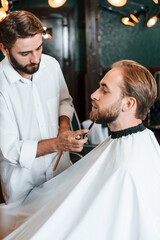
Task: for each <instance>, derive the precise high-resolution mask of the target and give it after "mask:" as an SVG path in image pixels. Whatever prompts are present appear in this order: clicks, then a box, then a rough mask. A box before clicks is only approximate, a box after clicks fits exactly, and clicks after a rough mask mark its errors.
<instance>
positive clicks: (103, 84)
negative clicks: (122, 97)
mask: <svg viewBox="0 0 160 240" xmlns="http://www.w3.org/2000/svg"><path fill="white" fill-rule="evenodd" d="M99 84H100V86H101V87H103V88H106V89H107V90H108V91H110V88H109V87H108V85H107V84H106V83H104V82H100V83H99Z"/></svg>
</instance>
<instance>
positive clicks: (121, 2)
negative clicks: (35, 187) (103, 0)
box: [107, 0, 127, 7]
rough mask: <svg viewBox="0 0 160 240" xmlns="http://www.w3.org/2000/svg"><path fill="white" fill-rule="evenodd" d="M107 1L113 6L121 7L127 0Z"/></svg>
mask: <svg viewBox="0 0 160 240" xmlns="http://www.w3.org/2000/svg"><path fill="white" fill-rule="evenodd" d="M107 1H108V2H109V3H110V4H111V5H113V6H115V7H122V6H124V5H125V4H126V3H127V0H107Z"/></svg>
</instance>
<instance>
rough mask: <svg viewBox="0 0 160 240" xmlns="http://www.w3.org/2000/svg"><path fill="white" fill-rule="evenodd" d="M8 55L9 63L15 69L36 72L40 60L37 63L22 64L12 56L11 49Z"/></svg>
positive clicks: (28, 72)
mask: <svg viewBox="0 0 160 240" xmlns="http://www.w3.org/2000/svg"><path fill="white" fill-rule="evenodd" d="M9 57H10V61H11V64H12V66H13V67H14V68H15V70H18V71H20V72H23V73H26V74H29V75H32V74H33V73H35V72H37V71H38V69H39V65H40V61H39V63H38V64H37V63H31V64H27V65H25V66H23V65H21V64H20V63H19V62H18V61H17V60H16V59H15V58H14V57H13V55H12V53H11V51H9Z"/></svg>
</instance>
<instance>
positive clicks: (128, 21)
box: [121, 17, 135, 27]
mask: <svg viewBox="0 0 160 240" xmlns="http://www.w3.org/2000/svg"><path fill="white" fill-rule="evenodd" d="M121 21H122V23H123V24H124V25H129V26H132V27H134V26H135V24H134V23H133V22H131V21H130V19H129V17H123V18H122V20H121Z"/></svg>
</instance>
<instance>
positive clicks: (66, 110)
mask: <svg viewBox="0 0 160 240" xmlns="http://www.w3.org/2000/svg"><path fill="white" fill-rule="evenodd" d="M73 112H74V109H73V107H72V106H69V105H60V110H59V116H67V117H68V118H69V119H70V120H72V117H73Z"/></svg>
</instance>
